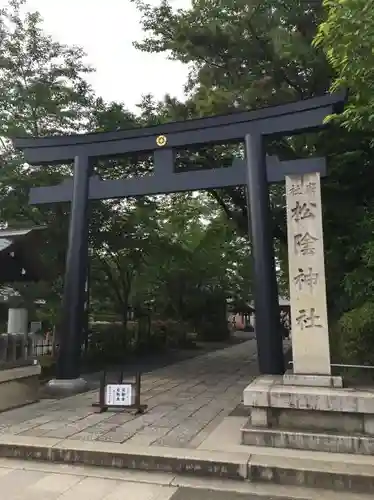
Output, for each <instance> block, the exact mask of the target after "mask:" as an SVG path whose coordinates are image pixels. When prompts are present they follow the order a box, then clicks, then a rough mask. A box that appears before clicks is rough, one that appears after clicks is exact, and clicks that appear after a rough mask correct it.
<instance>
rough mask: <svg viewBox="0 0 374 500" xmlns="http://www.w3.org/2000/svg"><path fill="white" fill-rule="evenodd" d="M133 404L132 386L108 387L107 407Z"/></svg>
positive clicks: (106, 394) (106, 395)
mask: <svg viewBox="0 0 374 500" xmlns="http://www.w3.org/2000/svg"><path fill="white" fill-rule="evenodd" d="M132 404H133V402H132V385H131V384H108V385H107V386H106V390H105V405H106V406H131V405H132Z"/></svg>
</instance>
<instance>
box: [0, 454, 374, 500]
mask: <svg viewBox="0 0 374 500" xmlns="http://www.w3.org/2000/svg"><path fill="white" fill-rule="evenodd" d="M0 491H1V498H4V500H5V499H6V500H320V499H321V498H323V500H371V499H372V496H371V495H354V494H347V493H341V492H339V493H337V492H330V491H325V490H312V489H305V488H299V487H285V486H280V485H262V484H259V485H254V484H252V483H246V482H242V483H240V482H235V481H231V482H230V481H222V480H202V479H196V478H193V477H192V478H184V477H181V476H175V475H173V474H161V473H149V472H138V471H120V470H113V469H103V468H99V467H81V466H74V465H59V464H51V463H45V464H43V463H39V462H24V461H21V460H7V459H0Z"/></svg>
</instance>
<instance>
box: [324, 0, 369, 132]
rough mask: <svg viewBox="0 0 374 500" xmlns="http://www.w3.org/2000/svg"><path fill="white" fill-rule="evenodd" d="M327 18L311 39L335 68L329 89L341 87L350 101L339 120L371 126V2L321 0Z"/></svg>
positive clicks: (360, 0) (348, 124)
mask: <svg viewBox="0 0 374 500" xmlns="http://www.w3.org/2000/svg"><path fill="white" fill-rule="evenodd" d="M324 6H325V9H326V11H327V18H326V20H325V22H323V23H322V24H321V25H320V27H319V31H318V33H317V36H316V38H315V41H314V45H315V46H316V47H319V48H322V49H323V50H324V51H325V53H326V56H327V59H328V61H329V63H330V64H331V66H332V67H333V69H334V70H335V78H334V81H333V83H332V89H333V90H337V89H339V88H342V87H345V88H348V89H349V91H350V101H349V103H348V106H347V107H346V110H345V112H344V113H343V115H342V117H340V118H339V121H340V122H341V123H342V124H343V125H344V126H345V127H347V128H348V129H350V130H352V129H354V128H356V127H357V128H360V129H366V128H367V129H368V130H371V129H372V121H373V114H374V98H373V89H374V52H373V42H374V2H373V1H372V0H370V1H366V0H325V1H324Z"/></svg>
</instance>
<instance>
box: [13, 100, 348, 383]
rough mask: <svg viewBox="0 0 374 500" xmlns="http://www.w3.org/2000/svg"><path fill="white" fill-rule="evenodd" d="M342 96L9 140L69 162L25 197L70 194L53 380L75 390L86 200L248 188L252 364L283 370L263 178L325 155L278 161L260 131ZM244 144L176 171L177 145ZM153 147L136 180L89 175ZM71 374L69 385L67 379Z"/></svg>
mask: <svg viewBox="0 0 374 500" xmlns="http://www.w3.org/2000/svg"><path fill="white" fill-rule="evenodd" d="M345 98H346V94H345V93H337V94H331V95H324V96H322V97H316V98H311V99H305V100H302V101H298V102H293V103H289V104H285V105H280V106H272V107H266V108H262V109H257V110H254V111H243V112H237V113H233V114H228V115H222V116H212V117H208V118H200V119H192V120H186V121H182V122H173V123H167V124H163V125H157V126H153V127H146V128H132V129H129V130H118V131H114V132H104V133H102V132H100V133H91V134H82V135H67V136H53V137H43V138H36V137H35V138H17V139H15V140H14V145H15V147H16V148H17V149H19V150H22V151H23V152H24V156H25V161H27V162H28V163H29V164H31V165H46V164H51V163H66V162H74V177H73V179H71V178H69V179H67V180H65V181H63V182H62V183H61V184H59V185H56V186H50V187H37V188H32V189H31V191H30V203H31V204H34V205H36V204H43V203H58V202H66V201H71V203H72V205H71V219H70V231H69V241H68V251H67V259H66V272H65V283H64V295H63V301H62V323H61V326H60V328H61V333H62V334H61V335H60V339H61V341H60V342H61V345H60V354H59V360H58V370H57V380H56V381H54V382H55V384H56V386H58V385H59V381H60V382H61V384H60V385H61V387H64V388H65V387H67V386H70V389H71V390H79V389H81V388H82V386H83V382H82V379H80V378H79V377H80V349H81V332H82V329H83V323H84V301H85V280H86V272H87V259H88V257H87V255H88V218H87V206H88V200H93V199H96V200H97V199H109V198H123V197H127V196H140V195H155V194H161V193H172V192H180V191H190V190H202V189H215V188H221V187H227V186H240V185H242V186H247V190H248V194H249V205H250V216H251V238H252V245H253V257H254V291H255V309H256V330H257V346H258V357H259V367H260V371H261V373H263V374H280V373H283V371H284V361H283V346H282V337H281V334H280V328H279V305H278V292H277V282H276V273H275V265H274V251H273V238H272V234H271V225H270V208H269V194H268V183H269V182H279V181H282V180H284V177H285V175H292V174H298V175H303V174H305V173H308V172H312V171H313V172H320V173H321V174H324V173H325V160H324V158H319V159H318V158H317V159H315V158H311V159H300V160H294V161H287V162H279V160H278V158H276V157H267V156H266V153H265V149H264V144H263V139H264V136H269V135H278V136H282V135H283V136H284V135H292V134H296V133H301V132H304V131H306V130H311V129H318V128H321V127H322V126H323V124H324V119H325V118H326V116H328V115H330V114H333V113H339V112H341V111H342V109H343V106H344V101H345ZM243 141H244V143H245V160H234V161H233V164H232V166H230V167H225V168H218V169H203V168H201V169H198V170H194V171H187V172H186V171H182V172H176V171H175V169H174V156H175V152H176V150H177V149H181V148H183V147H185V148H186V147H189V146H196V145H204V144H217V143H228V142H243ZM134 152H151V153H153V158H154V171H153V172H152V173H151V174H150V175H148V176H146V177H141V178H131V179H119V180H101V179H99V178H98V177H97V176H95V175H92V164H93V161H94V160H95V159H96V158H99V157H111V156H116V155H125V154H126V153H134ZM68 381H70V382H68Z"/></svg>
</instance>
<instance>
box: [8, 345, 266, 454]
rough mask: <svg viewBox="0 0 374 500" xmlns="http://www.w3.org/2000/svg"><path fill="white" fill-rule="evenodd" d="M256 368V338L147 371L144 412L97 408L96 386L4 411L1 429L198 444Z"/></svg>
mask: <svg viewBox="0 0 374 500" xmlns="http://www.w3.org/2000/svg"><path fill="white" fill-rule="evenodd" d="M256 372H257V355H256V341H255V339H251V340H248V341H247V342H244V343H241V344H237V345H234V346H230V347H228V348H226V349H221V350H218V351H214V352H210V353H208V354H205V355H202V356H198V357H196V358H193V359H188V360H185V361H182V362H179V363H177V364H174V365H170V366H167V367H164V368H161V369H158V370H155V371H153V372H150V373H148V374H145V375H144V376H143V378H142V402H144V403H146V404H148V407H149V408H148V411H147V412H146V413H145V414H144V415H141V416H137V417H136V416H134V415H133V414H131V413H126V412H123V411H108V412H106V413H103V414H98V413H95V412H94V409H93V408H92V406H91V405H92V403H94V402H96V401H97V398H98V391H91V392H89V393H86V394H81V395H77V396H73V397H70V398H66V399H62V400H43V401H41V402H39V403H36V404H33V405H30V406H27V407H24V408H19V409H15V410H11V411H9V412H6V413H2V414H0V435H7V436H11V435H19V436H25V437H27V436H29V437H43V438H56V439H60V440H64V439H69V440H78V441H99V442H110V443H126V444H129V445H134V446H140V447H148V446H153V445H155V446H158V447H160V446H162V447H172V448H197V447H198V446H199V445H200V444H201V443H202V442H203V441H204V440H205V439H206V438H207V437H208V436H209V434H210V433H211V432H212V431H213V430H214V429H215V428H216V427H217V426H218V425H219V424H220V423H221V422H222V420H223V419H224V418H225V417H226V416H228V415H229V414H230V412H232V411H233V410H234V409H235V408H236V407H237V406H238V404H239V403H240V402H241V400H242V394H243V389H244V388H245V386H246V385H247V384H248V383H249V382H250V380H251V378H252V377H253V376H255V375H256Z"/></svg>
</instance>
